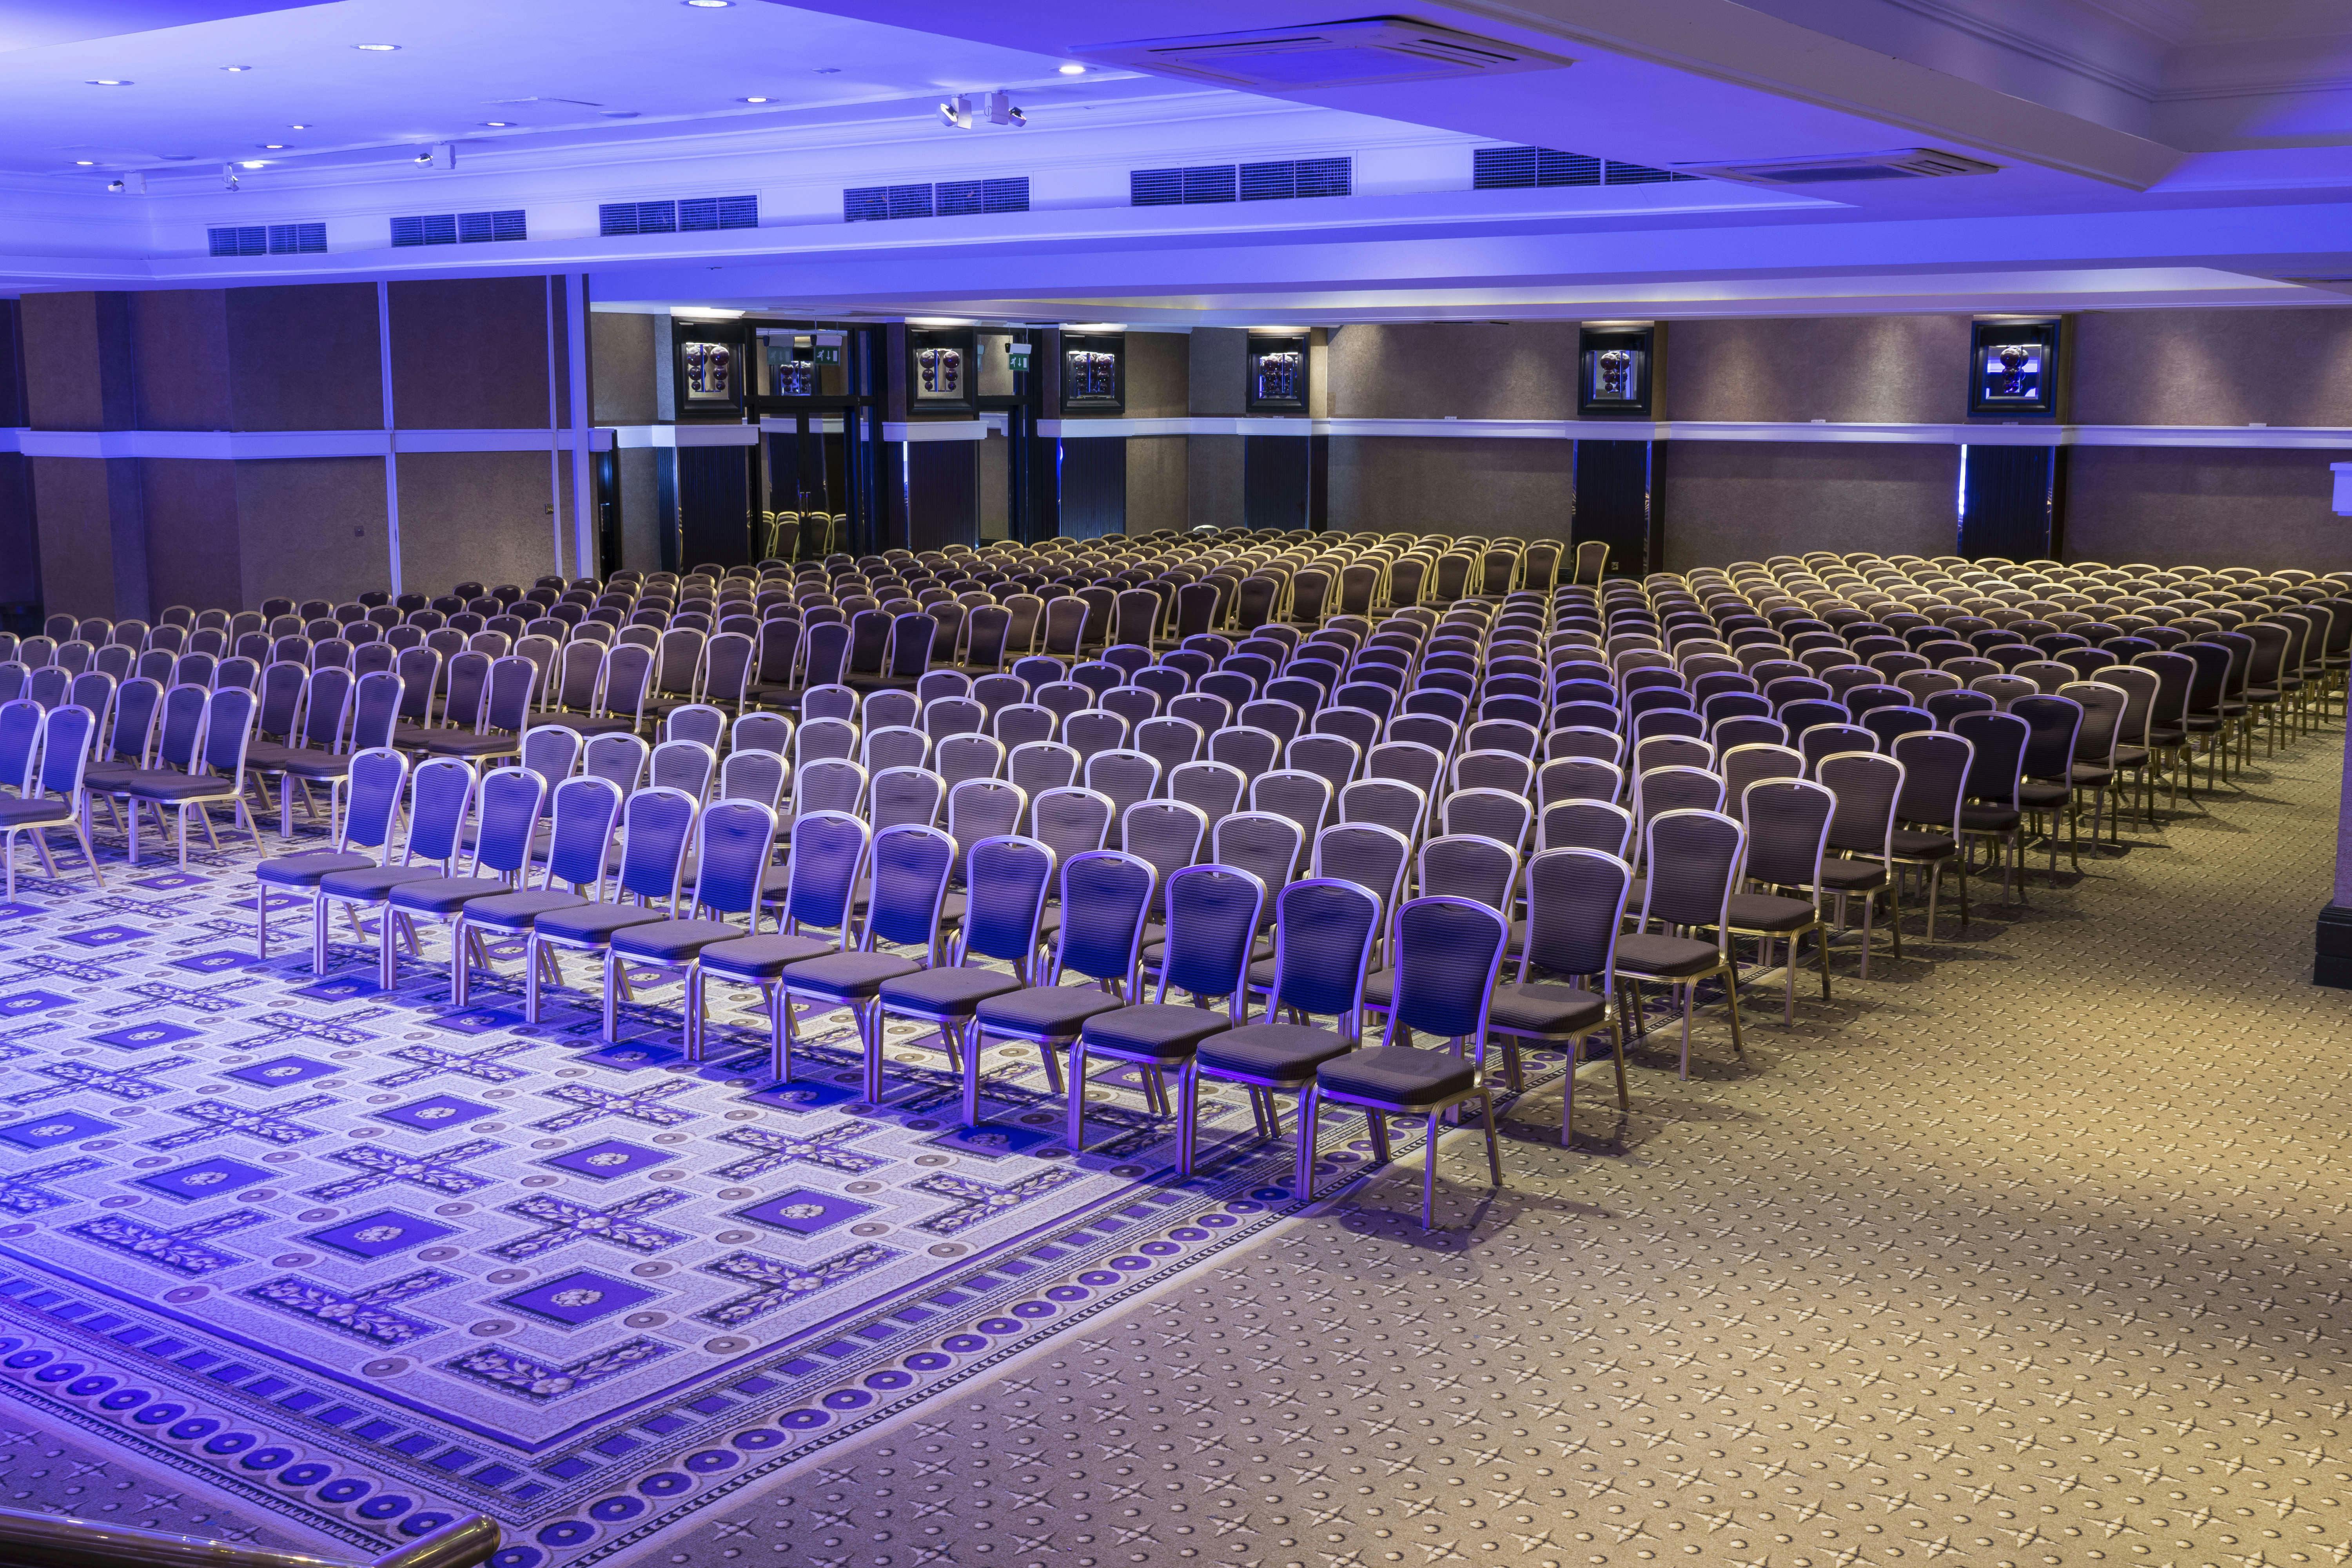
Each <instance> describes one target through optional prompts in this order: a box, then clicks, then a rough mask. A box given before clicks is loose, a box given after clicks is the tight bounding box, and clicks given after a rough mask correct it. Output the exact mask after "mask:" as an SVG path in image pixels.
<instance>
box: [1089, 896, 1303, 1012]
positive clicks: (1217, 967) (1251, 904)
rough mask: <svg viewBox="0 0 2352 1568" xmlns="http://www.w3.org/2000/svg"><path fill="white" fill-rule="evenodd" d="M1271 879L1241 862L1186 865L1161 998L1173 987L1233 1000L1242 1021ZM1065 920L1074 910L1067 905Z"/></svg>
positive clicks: (1170, 910) (1170, 902)
mask: <svg viewBox="0 0 2352 1568" xmlns="http://www.w3.org/2000/svg"><path fill="white" fill-rule="evenodd" d="M1265 898H1266V890H1265V883H1263V882H1261V881H1259V880H1258V879H1257V878H1255V876H1252V875H1251V874H1250V873H1249V872H1247V871H1244V870H1243V869H1242V868H1239V867H1237V866H1223V865H1217V864H1214V863H1212V864H1209V865H1205V866H1186V867H1183V868H1180V869H1178V870H1176V871H1174V872H1173V873H1171V875H1170V876H1169V877H1168V879H1167V882H1166V885H1165V888H1164V890H1163V892H1162V895H1161V902H1162V904H1163V905H1164V907H1165V908H1166V910H1167V920H1168V934H1167V947H1166V949H1165V951H1164V952H1163V953H1162V954H1161V957H1160V984H1159V986H1158V988H1157V989H1156V990H1155V991H1154V992H1153V994H1152V999H1153V1000H1154V1001H1155V1002H1164V1001H1166V1000H1167V997H1168V994H1169V992H1171V991H1181V992H1189V993H1190V994H1192V995H1193V996H1195V997H1197V998H1200V999H1202V1000H1204V1001H1206V1000H1211V999H1213V998H1216V997H1220V996H1223V997H1228V998H1230V999H1231V1001H1230V1003H1229V1008H1230V1011H1231V1014H1232V1016H1233V1017H1234V1021H1235V1022H1239V1021H1240V1019H1241V1017H1242V1015H1243V1012H1244V1008H1245V1007H1246V1005H1247V1003H1248V993H1249V987H1248V976H1249V962H1250V944H1251V942H1252V941H1253V939H1254V938H1255V936H1256V934H1257V931H1258V927H1259V926H1260V925H1261V924H1262V923H1263V917H1264V914H1265ZM1063 919H1064V920H1065V921H1067V920H1068V919H1069V914H1068V911H1067V910H1065V912H1064V915H1063Z"/></svg>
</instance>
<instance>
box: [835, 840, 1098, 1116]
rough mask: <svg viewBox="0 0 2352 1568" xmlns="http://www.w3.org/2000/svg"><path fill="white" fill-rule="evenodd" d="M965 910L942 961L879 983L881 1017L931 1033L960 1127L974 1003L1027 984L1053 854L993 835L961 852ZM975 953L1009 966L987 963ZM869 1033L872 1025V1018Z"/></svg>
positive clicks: (969, 1073)
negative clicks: (948, 1072)
mask: <svg viewBox="0 0 2352 1568" xmlns="http://www.w3.org/2000/svg"><path fill="white" fill-rule="evenodd" d="M964 876H965V888H966V890H967V897H968V900H969V907H968V910H967V912H966V914H965V916H964V919H963V921H962V923H961V925H960V926H959V927H958V928H957V930H956V932H955V938H954V942H953V945H952V947H951V948H950V952H949V953H948V955H947V957H946V959H945V961H944V962H940V963H933V964H931V965H930V966H929V968H926V969H921V970H917V971H914V972H912V973H905V974H899V975H894V976H892V977H891V978H889V979H887V980H885V981H883V982H882V984H881V989H880V993H879V997H880V1000H879V1012H880V1015H881V1019H882V1020H887V1019H890V1018H908V1019H912V1020H914V1021H915V1022H917V1023H922V1024H928V1025H929V1026H932V1027H933V1028H934V1029H936V1030H938V1031H939V1037H940V1045H941V1047H943V1048H944V1049H945V1050H946V1052H947V1054H948V1058H949V1062H950V1066H951V1067H952V1068H954V1069H955V1071H956V1072H957V1074H958V1076H959V1078H960V1079H961V1087H962V1096H963V1125H964V1126H966V1127H975V1126H978V1125H979V1122H980V1081H981V1063H980V1057H979V1055H978V1052H977V1050H976V1049H975V1047H974V1038H973V1036H972V1025H973V1020H974V1016H975V1015H976V1014H977V1012H978V1010H979V1007H980V1005H981V1003H982V1002H983V1001H985V1000H986V999H987V998H989V997H992V996H1001V995H1003V994H1005V993H1007V992H1011V991H1017V990H1019V989H1021V988H1022V987H1023V986H1024V985H1026V984H1029V983H1030V980H1031V979H1032V977H1033V973H1034V970H1035V968H1036V966H1037V962H1038V949H1037V925H1038V919H1039V917H1040V916H1041V915H1042V914H1043V913H1044V911H1045V892H1046V889H1047V888H1048V887H1049V886H1050V885H1051V883H1052V882H1053V879H1054V852H1053V850H1051V849H1049V848H1047V847H1045V845H1044V844H1041V843H1039V842H1038V841H1037V840H1036V839H1034V838H1023V837H1016V836H1013V835H1011V834H1001V835H997V836H994V837H987V838H982V839H978V840H977V841H975V842H974V843H973V844H972V846H971V848H970V850H969V851H967V852H966V855H965V873H964ZM975 959H980V960H987V961H991V962H993V963H1003V964H1007V965H1009V966H1010V968H1009V969H988V968H982V967H981V966H980V965H978V964H976V963H974V962H973V961H974V960H975ZM876 1033H877V1037H878V1036H879V1033H880V1029H879V1026H878V1023H877V1031H876Z"/></svg>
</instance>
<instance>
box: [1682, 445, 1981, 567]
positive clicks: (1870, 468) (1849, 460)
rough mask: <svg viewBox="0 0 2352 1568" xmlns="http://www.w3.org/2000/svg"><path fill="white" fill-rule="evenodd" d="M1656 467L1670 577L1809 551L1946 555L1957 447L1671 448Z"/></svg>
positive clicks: (1954, 521)
mask: <svg viewBox="0 0 2352 1568" xmlns="http://www.w3.org/2000/svg"><path fill="white" fill-rule="evenodd" d="M1672 447H1673V450H1672V452H1671V454H1670V455H1669V457H1668V458H1667V460H1666V465H1665V475H1666V480H1665V487H1664V495H1665V500H1664V508H1663V512H1664V519H1665V529H1664V532H1665V542H1666V560H1665V569H1666V570H1667V571H1670V572H1682V571H1687V570H1688V569H1690V568H1691V567H1693V566H1709V565H1721V564H1723V563H1726V562H1729V561H1760V560H1762V559H1764V558H1765V557H1766V556H1768V555H1778V554H1801V553H1803V552H1806V551H1808V550H1836V551H1853V550H1874V551H1877V552H1879V553H1881V554H1883V555H1895V554H1903V553H1908V554H1913V555H1948V554H1950V553H1951V552H1952V547H1953V542H1954V541H1955V539H1956V538H1957V537H1958V489H1959V448H1958V447H1937V446H1898V445H1893V444H1885V445H1881V444H1860V443H1857V444H1853V445H1843V444H1822V445H1815V444H1811V443H1804V442H1780V441H1676V442H1674V443H1672Z"/></svg>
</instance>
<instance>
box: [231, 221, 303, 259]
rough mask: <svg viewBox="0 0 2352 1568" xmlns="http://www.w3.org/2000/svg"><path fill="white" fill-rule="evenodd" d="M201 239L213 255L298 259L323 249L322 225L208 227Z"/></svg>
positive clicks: (276, 224)
mask: <svg viewBox="0 0 2352 1568" xmlns="http://www.w3.org/2000/svg"><path fill="white" fill-rule="evenodd" d="M205 239H206V240H207V241H209V242H210V245H211V252H212V254H213V255H215V256H299V255H302V254H305V253H310V252H318V251H323V250H325V249H326V248H327V226H326V225H325V224H323V223H271V224H246V225H239V226H235V227H226V228H208V229H206V230H205Z"/></svg>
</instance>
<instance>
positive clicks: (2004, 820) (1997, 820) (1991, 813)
mask: <svg viewBox="0 0 2352 1568" xmlns="http://www.w3.org/2000/svg"><path fill="white" fill-rule="evenodd" d="M2017 816H2018V814H2017V813H2016V812H2014V811H2011V809H2010V808H2009V807H2008V806H2005V805H1978V804H1977V803H1975V802H1974V801H1969V802H1966V803H1964V804H1962V805H1961V806H1960V826H1962V827H1965V828H1967V829H1968V830H1969V832H1971V833H2006V832H2008V831H2009V830H2010V829H2011V828H2012V827H2015V826H2017Z"/></svg>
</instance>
